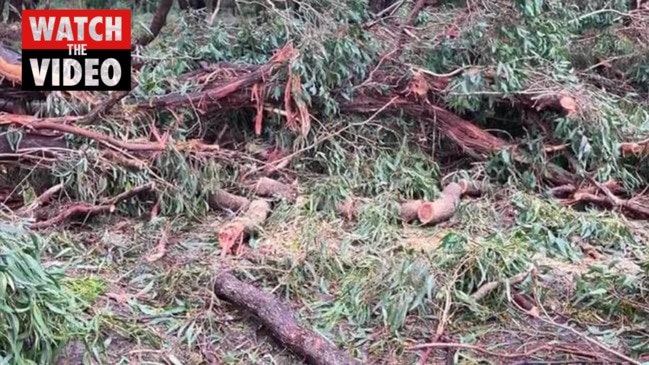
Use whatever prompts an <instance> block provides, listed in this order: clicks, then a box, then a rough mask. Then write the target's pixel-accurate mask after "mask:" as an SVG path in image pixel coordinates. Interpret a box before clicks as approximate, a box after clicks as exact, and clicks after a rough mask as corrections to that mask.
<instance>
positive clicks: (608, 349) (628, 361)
mask: <svg viewBox="0 0 649 365" xmlns="http://www.w3.org/2000/svg"><path fill="white" fill-rule="evenodd" d="M538 318H539V319H540V320H541V321H543V322H545V323H547V324H550V325H553V326H556V327H559V328H562V329H564V330H566V331H570V332H572V333H574V334H575V335H577V336H579V337H581V338H582V339H583V340H585V341H587V342H589V343H591V344H593V345H595V346H597V347H599V348H600V349H602V350H604V351H606V352H607V353H609V354H611V355H614V356H616V357H617V358H620V359H622V360H624V361H626V362H627V363H629V364H634V365H641V364H642V363H640V362H639V361H636V360H634V359H632V358H630V357H628V356H626V355H624V354H623V353H621V352H619V351H617V350H614V349H612V348H610V347H608V346H606V345H604V344H603V343H601V342H599V341H597V340H594V339H592V338H590V337H588V336H586V335H585V334H583V333H581V332H579V331H577V330H576V329H574V328H572V327H570V326H567V325H564V324H561V323H557V322H555V321H553V320H551V319H549V317H548V318H543V317H540V316H539V317H538Z"/></svg>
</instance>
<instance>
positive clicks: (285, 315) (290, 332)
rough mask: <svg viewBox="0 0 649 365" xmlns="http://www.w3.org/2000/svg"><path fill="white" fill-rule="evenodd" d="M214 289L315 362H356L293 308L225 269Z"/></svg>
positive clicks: (345, 364) (326, 364)
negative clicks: (300, 319)
mask: <svg viewBox="0 0 649 365" xmlns="http://www.w3.org/2000/svg"><path fill="white" fill-rule="evenodd" d="M214 292H215V293H216V295H218V296H219V297H221V298H224V299H226V300H227V301H229V302H232V303H234V304H236V305H238V306H240V307H242V308H244V309H245V310H247V311H249V312H251V313H253V314H254V315H255V316H257V318H259V320H260V321H261V323H262V324H263V325H264V326H265V327H267V328H268V329H269V330H270V331H271V332H272V334H273V336H275V337H276V338H277V339H278V340H280V341H281V342H282V343H283V344H284V345H286V346H287V347H288V348H290V349H291V350H293V351H294V352H295V353H297V354H298V355H300V356H303V357H304V358H305V359H306V361H307V362H308V363H309V364H314V365H352V364H354V365H356V364H359V362H357V361H356V360H354V359H353V358H352V357H351V356H350V355H349V354H347V353H346V352H344V351H341V350H339V349H338V348H337V347H336V346H335V345H333V344H332V343H331V342H330V341H329V340H328V339H326V338H324V337H322V336H320V335H318V334H317V333H316V332H314V331H312V330H310V329H307V328H305V327H304V326H301V325H300V324H299V323H298V322H297V321H296V320H295V315H294V314H293V311H292V310H291V309H290V308H289V307H288V306H287V305H285V304H284V303H282V302H280V301H279V300H277V299H276V298H275V297H273V296H272V295H270V294H268V293H266V292H263V291H261V290H259V289H257V288H256V287H254V286H252V285H250V284H247V283H245V282H243V281H241V280H239V279H237V278H236V277H235V276H234V275H232V274H230V273H229V272H226V271H220V272H219V273H217V275H216V278H215V280H214Z"/></svg>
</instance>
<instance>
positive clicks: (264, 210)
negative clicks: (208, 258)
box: [219, 199, 270, 257]
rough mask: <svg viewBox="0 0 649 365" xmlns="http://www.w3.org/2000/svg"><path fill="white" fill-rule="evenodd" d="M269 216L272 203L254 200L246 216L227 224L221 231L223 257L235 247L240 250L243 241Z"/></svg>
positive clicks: (220, 241) (245, 213)
mask: <svg viewBox="0 0 649 365" xmlns="http://www.w3.org/2000/svg"><path fill="white" fill-rule="evenodd" d="M269 214H270V203H268V202H267V201H265V200H261V199H258V200H253V201H252V202H251V203H250V205H248V208H247V209H246V211H245V212H244V214H242V215H241V216H239V217H237V218H235V219H234V220H232V221H231V222H229V223H227V224H225V225H224V226H223V227H222V228H221V229H220V230H219V244H220V245H221V257H224V256H226V255H228V254H229V253H230V252H231V250H232V249H233V248H235V247H238V248H239V249H240V248H241V244H242V243H243V241H244V240H245V239H246V238H247V237H249V236H250V235H251V234H253V233H254V232H255V231H256V230H257V229H258V228H259V227H260V226H261V225H262V224H263V223H264V221H265V220H266V218H268V215H269Z"/></svg>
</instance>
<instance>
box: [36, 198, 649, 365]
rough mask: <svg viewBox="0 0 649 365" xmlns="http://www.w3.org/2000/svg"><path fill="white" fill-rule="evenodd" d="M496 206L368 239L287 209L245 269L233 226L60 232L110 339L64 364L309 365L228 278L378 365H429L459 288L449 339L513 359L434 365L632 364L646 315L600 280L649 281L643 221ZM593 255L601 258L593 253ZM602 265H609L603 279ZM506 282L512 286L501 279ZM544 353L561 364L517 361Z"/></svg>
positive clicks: (506, 203)
mask: <svg viewBox="0 0 649 365" xmlns="http://www.w3.org/2000/svg"><path fill="white" fill-rule="evenodd" d="M495 195H496V196H497V198H498V199H499V200H494V197H493V196H490V195H489V194H487V196H483V197H481V198H468V199H464V200H463V202H462V205H461V207H460V209H459V212H458V214H457V215H456V216H455V217H453V218H452V219H451V220H450V221H449V222H446V223H443V224H441V225H438V226H435V227H427V228H423V227H417V226H416V225H407V226H403V225H399V224H394V225H391V226H376V227H372V228H371V229H369V230H368V229H367V227H362V226H360V225H362V223H363V217H360V218H359V222H347V221H343V220H341V219H339V218H336V217H332V216H329V215H322V214H313V212H310V211H309V209H308V207H307V206H306V204H305V206H299V205H297V206H289V205H284V204H283V203H282V204H280V206H278V207H276V208H275V209H274V213H273V216H272V217H271V218H270V220H269V222H268V224H267V225H266V226H265V227H264V229H263V231H262V233H261V234H259V235H258V236H256V237H254V238H253V239H252V240H251V241H250V242H248V244H247V245H246V246H245V247H244V249H243V250H242V251H241V252H240V255H239V256H227V257H225V258H222V257H221V256H220V247H219V244H218V242H217V239H216V237H217V234H216V233H217V231H218V228H219V227H220V225H221V224H222V223H223V222H224V221H227V219H228V216H227V214H212V215H210V216H208V217H206V218H205V219H204V220H203V221H202V222H201V223H200V224H194V223H191V224H190V223H189V222H183V221H172V220H167V219H165V218H155V219H154V220H152V221H148V220H146V219H144V218H142V219H128V218H123V217H119V216H112V217H102V218H99V219H95V220H93V221H92V222H90V224H89V225H84V226H83V227H76V228H74V227H70V228H69V229H68V230H65V231H61V230H59V231H57V232H52V236H51V240H50V241H49V242H50V243H49V246H48V247H47V252H48V253H49V256H48V258H47V260H46V261H45V262H46V265H48V266H49V265H52V266H54V265H56V266H64V267H67V272H66V275H67V277H68V278H69V280H72V281H74V282H75V284H76V285H74V286H73V287H74V288H76V290H78V291H80V292H82V293H85V295H88V296H89V297H90V298H91V300H92V301H93V303H94V304H93V305H92V307H91V308H90V309H89V310H88V311H87V313H86V314H87V315H88V316H89V317H90V318H92V321H93V322H94V323H95V324H96V326H97V327H96V328H97V332H96V333H95V335H96V337H95V338H92V339H91V340H92V341H89V343H90V347H89V348H88V349H84V347H83V346H81V345H80V343H79V342H74V343H73V344H72V345H70V346H69V348H68V357H65V358H64V359H65V360H62V361H63V362H62V363H67V364H72V363H81V362H80V361H81V358H83V357H86V358H89V359H93V361H103V362H107V363H121V364H127V363H130V364H141V363H173V364H181V363H182V364H202V363H208V364H218V363H223V364H291V363H296V364H297V363H301V361H300V359H299V358H296V357H295V356H294V355H293V354H292V353H291V352H290V351H289V350H287V349H285V348H284V347H283V346H282V344H280V343H278V342H276V341H275V340H274V339H273V338H272V336H269V334H268V333H266V332H265V329H264V328H262V327H261V326H260V325H259V324H258V322H257V321H256V320H255V318H253V317H252V316H251V315H250V314H249V313H245V312H244V311H241V310H239V309H238V308H234V307H233V306H232V305H230V304H228V303H227V302H225V301H222V300H219V299H218V298H216V297H215V296H214V294H213V293H212V291H211V290H210V287H211V282H212V280H213V278H214V273H215V272H216V271H217V270H219V269H220V268H223V267H229V268H232V269H233V270H236V272H237V273H238V274H240V277H241V278H242V279H243V280H245V281H247V282H250V283H254V284H255V285H256V286H258V287H259V288H263V289H264V290H266V291H268V292H271V293H273V294H274V295H275V296H276V297H278V298H281V299H282V300H285V301H287V302H288V303H290V306H291V307H292V308H294V309H295V311H296V313H297V314H298V316H299V318H300V320H301V321H302V323H304V324H305V325H307V326H312V327H314V328H316V329H317V330H318V331H319V332H320V333H321V334H323V335H325V336H327V337H328V338H329V339H331V340H333V341H335V342H336V343H338V344H340V345H341V346H342V347H343V348H346V349H347V350H348V351H350V352H351V353H353V354H354V356H356V357H357V358H359V359H362V360H363V363H372V364H406V363H408V364H410V363H413V364H414V363H416V362H417V361H418V359H419V358H420V356H421V354H422V351H423V350H421V349H416V350H412V349H411V348H412V347H413V346H416V345H420V344H424V343H427V342H430V341H431V339H432V338H433V337H434V333H435V331H436V330H437V328H438V326H439V320H440V318H442V317H443V313H444V312H445V311H444V303H445V301H446V296H447V295H449V292H448V288H449V285H450V286H451V288H452V290H451V292H450V299H449V300H451V301H452V305H451V306H450V308H449V309H448V310H447V311H446V312H447V317H448V320H447V322H446V323H445V325H444V330H443V335H442V336H441V337H440V341H443V342H448V343H463V344H470V345H472V346H478V347H480V348H482V349H485V351H491V352H497V353H499V354H500V355H498V356H488V355H489V354H488V353H484V351H471V349H469V348H466V349H463V348H458V349H456V351H454V352H450V353H449V352H447V351H446V350H445V349H437V350H436V351H434V352H433V353H432V354H431V356H430V357H429V360H428V363H431V364H433V363H440V362H442V361H444V360H443V359H445V358H446V357H448V356H454V357H455V359H456V361H457V363H466V364H471V363H478V362H481V361H482V362H483V361H487V362H489V361H491V363H505V362H512V363H516V362H517V361H522V360H525V359H527V360H530V359H534V358H536V359H539V360H549V359H555V360H567V359H571V358H573V359H577V360H576V361H591V360H597V359H593V358H592V356H593V354H601V355H598V356H605V358H609V359H610V361H613V360H618V359H617V358H616V357H615V355H614V354H613V351H619V352H621V353H625V354H629V353H632V352H634V349H633V346H639V347H637V348H638V349H641V348H643V346H646V345H643V341H645V340H642V338H645V337H644V329H642V328H641V326H640V325H639V324H637V325H634V324H633V321H635V319H634V318H633V316H636V315H641V316H642V315H646V312H644V313H642V310H645V309H646V307H637V306H635V305H634V304H632V303H629V304H628V305H625V301H626V300H625V299H622V301H621V302H619V304H618V305H617V306H615V305H613V304H612V303H608V301H610V300H612V299H611V298H615V297H616V291H618V290H619V291H620V292H623V291H625V288H624V287H622V286H617V287H616V286H612V285H611V286H608V285H604V287H603V288H601V289H599V288H597V285H596V284H597V283H593V282H592V281H593V280H600V281H598V283H600V284H605V282H603V281H601V280H602V279H603V276H604V275H608V276H612V275H614V274H613V272H614V271H615V270H616V268H617V269H619V272H620V273H621V274H619V275H621V277H625V278H627V280H632V278H633V277H634V276H633V275H638V271H637V270H638V267H637V266H635V264H632V261H635V260H636V259H637V258H636V257H635V256H634V255H635V253H634V252H639V251H637V250H643V249H646V248H644V244H643V243H642V242H643V241H641V238H640V237H639V236H636V238H634V237H633V233H634V231H633V230H634V229H638V228H632V227H634V225H638V223H632V222H627V220H626V219H625V218H623V217H622V216H619V215H617V214H615V213H610V212H605V213H601V212H576V211H573V210H571V209H569V208H565V207H561V206H559V205H556V204H555V203H552V202H548V201H545V200H542V199H539V198H538V197H535V196H533V195H526V194H520V193H514V194H513V195H511V196H509V197H508V198H507V200H502V199H503V194H502V193H498V194H495ZM564 224H565V226H563V225H564ZM552 232H555V233H552ZM368 235H369V237H371V236H374V237H378V239H376V240H368ZM546 235H547V236H546ZM548 236H549V237H550V238H549V239H547V238H548ZM533 240H535V241H533ZM586 242H590V244H589V245H588V246H587V247H590V248H591V249H593V250H595V251H596V252H600V253H599V254H592V253H591V254H590V255H589V254H588V253H587V252H586V251H585V250H584V249H583V248H580V245H582V246H583V245H584V244H585V243H586ZM636 244H637V246H636ZM622 246H623V247H625V249H624V250H623V251H624V252H626V254H625V255H616V256H617V257H616V258H615V260H617V261H615V262H614V261H612V260H613V255H609V252H614V251H609V250H610V249H611V248H614V249H616V248H620V247H622ZM161 247H164V248H163V249H161ZM616 250H617V249H616ZM584 252H586V253H584ZM592 256H595V257H597V259H595V258H593V257H592ZM630 259H631V260H630ZM609 261H610V262H609ZM607 262H608V264H606V263H607ZM531 263H535V264H536V270H537V272H535V273H534V277H533V280H530V279H526V280H525V281H524V282H523V283H522V284H521V285H517V286H512V287H511V288H506V285H504V284H503V285H501V286H502V287H500V288H497V289H496V290H495V291H494V292H492V293H490V294H489V295H487V296H486V297H485V298H483V299H481V300H480V303H478V302H477V301H473V300H470V299H469V298H468V297H467V296H466V294H463V293H467V294H470V293H472V292H474V291H475V288H477V287H480V286H481V285H483V284H484V283H485V282H486V281H489V280H492V279H488V278H492V277H493V275H497V276H498V277H500V278H505V276H506V274H505V273H506V272H514V271H516V270H517V268H518V267H521V268H522V267H524V266H525V264H531ZM599 264H606V265H603V266H599V267H600V268H599V269H596V268H597V267H598V266H597V265H599ZM489 266H492V267H489ZM496 268H498V269H499V272H501V273H502V274H494V272H493V271H492V270H495V269H496ZM589 268H590V269H592V271H589ZM602 268H604V269H602ZM461 270H464V272H461ZM453 271H455V273H453ZM589 275H591V276H592V277H591V278H590V279H589ZM510 276H513V275H510ZM453 278H454V279H455V283H451V282H450V281H449V279H453ZM471 288H473V289H471ZM584 289H586V290H588V291H590V292H587V291H584ZM595 292H596V293H595ZM514 294H516V295H519V296H525V297H526V298H528V299H527V300H528V302H527V303H528V304H527V305H529V306H531V307H529V308H523V309H522V308H521V306H523V307H524V306H525V305H526V304H524V303H525V301H524V300H523V302H521V300H518V299H516V298H518V297H516V298H514V299H512V300H508V299H507V297H508V296H510V298H511V296H512V295H514ZM620 294H621V293H620ZM535 295H536V296H537V298H538V299H539V302H538V303H534V299H532V298H534V296H535ZM638 305H639V304H638ZM643 308H644V309H643ZM525 309H527V310H528V311H526V310H525ZM611 309H616V311H617V312H612V313H611V312H610V310H611ZM449 315H450V316H449ZM627 315H628V316H629V317H627ZM636 323H637V322H636ZM87 340H88V339H87ZM592 340H595V341H597V342H598V343H601V344H603V345H604V346H606V350H604V349H602V348H600V347H598V346H596V345H594V344H593V343H591V341H592ZM541 345H546V346H551V347H549V348H548V349H550V350H552V351H549V352H548V351H543V349H541V350H539V351H538V352H536V350H534V351H533V353H530V356H528V357H527V358H525V357H522V356H521V357H512V356H514V354H522V353H525V352H528V351H531V350H532V349H534V348H536V347H539V346H541ZM641 351H642V350H641ZM81 353H83V355H81ZM449 354H450V355H449ZM507 356H509V357H512V358H511V359H510V358H507ZM527 363H529V362H527Z"/></svg>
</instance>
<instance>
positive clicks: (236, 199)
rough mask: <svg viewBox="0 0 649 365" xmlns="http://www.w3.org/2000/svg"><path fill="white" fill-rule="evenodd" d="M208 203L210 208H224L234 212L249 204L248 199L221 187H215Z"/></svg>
mask: <svg viewBox="0 0 649 365" xmlns="http://www.w3.org/2000/svg"><path fill="white" fill-rule="evenodd" d="M208 204H209V205H210V208H212V209H215V210H216V209H225V210H229V211H232V212H235V213H238V212H239V211H241V210H243V209H245V208H247V207H248V205H249V204H250V200H248V198H245V197H243V196H238V195H234V194H230V193H228V192H227V191H225V190H223V189H217V190H216V191H215V192H214V193H213V194H211V195H210V197H209V201H208Z"/></svg>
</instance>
